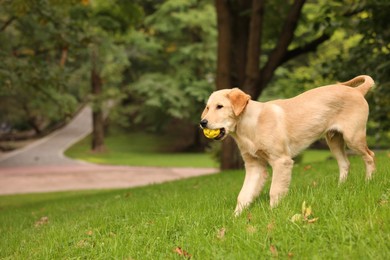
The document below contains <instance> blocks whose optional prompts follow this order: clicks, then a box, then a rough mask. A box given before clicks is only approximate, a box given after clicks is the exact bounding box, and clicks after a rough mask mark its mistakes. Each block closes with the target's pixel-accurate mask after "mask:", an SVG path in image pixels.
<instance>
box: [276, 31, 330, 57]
mask: <svg viewBox="0 0 390 260" xmlns="http://www.w3.org/2000/svg"><path fill="white" fill-rule="evenodd" d="M330 37H331V35H329V34H327V33H324V34H322V35H321V36H319V37H318V38H316V39H314V40H312V41H311V42H309V43H306V44H305V45H303V46H300V47H297V48H295V49H293V50H290V51H287V52H286V53H285V55H284V56H283V58H282V60H281V61H280V63H279V65H282V64H283V63H285V62H287V61H289V60H291V59H294V58H295V57H297V56H299V55H301V54H305V53H308V52H312V51H316V50H317V47H318V46H319V45H321V43H323V42H325V41H327V40H329V39H330Z"/></svg>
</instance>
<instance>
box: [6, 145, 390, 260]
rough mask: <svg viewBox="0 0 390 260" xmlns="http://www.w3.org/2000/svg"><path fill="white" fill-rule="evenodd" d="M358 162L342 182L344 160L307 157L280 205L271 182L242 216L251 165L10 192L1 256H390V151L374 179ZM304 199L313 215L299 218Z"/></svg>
mask: <svg viewBox="0 0 390 260" xmlns="http://www.w3.org/2000/svg"><path fill="white" fill-rule="evenodd" d="M351 163H352V167H351V173H350V176H349V178H348V180H347V182H346V183H345V184H343V185H341V186H339V185H338V184H337V180H338V170H337V164H336V162H335V161H334V160H328V161H323V162H314V163H310V167H308V165H307V164H305V163H301V164H300V165H298V166H296V167H295V168H294V173H293V180H292V184H291V189H290V192H289V194H288V196H287V197H286V198H284V199H283V200H282V203H281V204H280V206H279V207H278V208H276V209H274V210H271V209H270V208H269V196H268V191H269V183H268V185H266V187H265V190H264V191H263V192H262V194H261V196H260V197H259V198H258V199H257V200H256V202H255V203H254V204H253V205H252V206H251V207H250V209H249V210H247V211H245V212H244V213H243V214H242V215H241V216H240V217H238V218H234V217H233V215H232V213H233V209H234V206H235V201H236V196H237V194H238V192H239V190H240V188H241V185H242V181H243V177H244V175H243V172H242V171H230V172H223V173H221V174H217V175H212V176H206V177H199V178H192V179H188V180H183V181H176V182H171V183H166V184H161V185H154V186H148V187H143V188H135V189H126V190H116V191H84V192H67V193H49V194H31V195H19V196H2V197H0V241H1V243H0V258H5V259H83V258H86V259H182V258H186V256H188V255H191V256H192V259H269V258H281V259H289V258H293V259H388V257H389V256H390V243H389V241H390V203H389V198H390V179H389V178H388V176H389V174H390V164H389V152H382V153H378V156H377V165H378V170H377V173H376V175H375V177H374V179H373V180H372V181H371V182H369V183H366V182H365V181H364V171H363V163H362V162H361V160H360V158H356V157H353V158H351ZM304 201H305V202H306V205H307V207H308V206H309V205H310V206H311V209H312V212H311V215H310V216H307V219H304V217H302V215H301V218H300V219H298V220H296V221H295V222H293V221H292V217H293V216H297V214H301V213H302V209H301V208H302V203H303V202H304ZM308 213H309V212H308V210H306V211H305V214H307V215H308ZM298 216H299V215H298ZM310 222H312V223H310Z"/></svg>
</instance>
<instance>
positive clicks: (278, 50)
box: [254, 0, 306, 98]
mask: <svg viewBox="0 0 390 260" xmlns="http://www.w3.org/2000/svg"><path fill="white" fill-rule="evenodd" d="M305 2H306V0H295V1H294V3H293V5H292V6H291V9H290V12H289V13H288V15H287V18H286V20H285V22H284V25H283V28H282V31H281V33H280V36H279V39H278V41H277V44H276V46H275V48H274V49H273V51H272V52H271V54H270V56H269V58H268V61H267V63H266V64H265V66H264V67H263V69H261V70H260V75H259V80H258V83H260V82H261V83H262V85H258V87H257V88H256V93H255V94H256V95H255V96H254V98H257V96H258V95H259V94H260V93H261V91H262V90H263V88H264V86H265V85H266V84H267V83H268V82H269V81H270V80H271V78H272V76H273V73H274V71H275V69H276V68H277V67H278V65H279V64H280V62H281V60H282V59H283V57H284V56H285V54H286V52H287V48H288V46H289V45H290V43H291V42H292V40H293V38H294V32H295V29H296V28H297V24H298V20H299V17H300V15H301V12H302V7H303V5H304V4H305Z"/></svg>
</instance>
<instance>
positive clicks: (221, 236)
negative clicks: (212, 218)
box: [217, 228, 226, 239]
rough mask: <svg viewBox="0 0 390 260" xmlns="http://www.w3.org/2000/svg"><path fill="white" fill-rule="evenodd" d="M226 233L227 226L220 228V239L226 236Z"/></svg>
mask: <svg viewBox="0 0 390 260" xmlns="http://www.w3.org/2000/svg"><path fill="white" fill-rule="evenodd" d="M225 233H226V229H225V228H221V229H220V230H218V234H217V238H219V239H222V238H224V237H225Z"/></svg>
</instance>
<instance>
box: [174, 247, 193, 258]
mask: <svg viewBox="0 0 390 260" xmlns="http://www.w3.org/2000/svg"><path fill="white" fill-rule="evenodd" d="M174 252H175V253H176V254H178V255H179V256H184V257H185V258H191V255H190V254H189V253H188V252H187V251H185V250H183V249H182V248H181V247H179V246H178V247H176V248H175V250H174Z"/></svg>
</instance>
